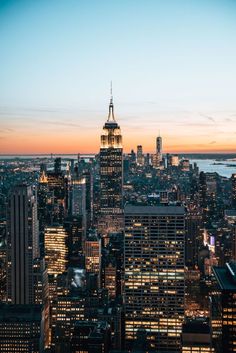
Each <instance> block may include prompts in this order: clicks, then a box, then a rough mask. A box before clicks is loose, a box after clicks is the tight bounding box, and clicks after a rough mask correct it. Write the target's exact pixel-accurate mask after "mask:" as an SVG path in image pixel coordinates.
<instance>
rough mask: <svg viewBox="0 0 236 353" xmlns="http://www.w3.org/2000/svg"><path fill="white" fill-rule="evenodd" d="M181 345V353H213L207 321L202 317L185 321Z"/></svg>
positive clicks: (209, 327)
mask: <svg viewBox="0 0 236 353" xmlns="http://www.w3.org/2000/svg"><path fill="white" fill-rule="evenodd" d="M181 344H182V350H181V352H182V353H214V352H215V349H214V348H213V346H212V333H211V326H210V323H209V320H208V319H206V318H203V317H199V318H193V319H192V318H191V319H186V321H185V322H184V324H183V329H182V336H181Z"/></svg>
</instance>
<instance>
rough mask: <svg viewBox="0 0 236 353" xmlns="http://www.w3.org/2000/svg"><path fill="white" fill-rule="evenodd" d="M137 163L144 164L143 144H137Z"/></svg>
mask: <svg viewBox="0 0 236 353" xmlns="http://www.w3.org/2000/svg"><path fill="white" fill-rule="evenodd" d="M137 164H138V165H144V156H143V146H141V145H138V146H137Z"/></svg>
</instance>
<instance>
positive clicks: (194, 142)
mask: <svg viewBox="0 0 236 353" xmlns="http://www.w3.org/2000/svg"><path fill="white" fill-rule="evenodd" d="M235 10H236V4H235V2H234V1H229V0H225V1H210V0H207V1H202V0H200V1H174V0H172V1H171V0H170V1H154V0H153V1H151V0H149V1H131V0H130V1H117V2H111V1H93V2H88V1H72V0H70V1H55V0H53V1H46V0H40V1H27V0H21V1H16V0H15V1H14V0H12V1H10V0H8V1H0V52H1V55H0V78H1V79H0V123H1V129H0V153H1V154H16V153H17V154H24V153H51V152H52V153H77V152H80V153H97V152H98V150H99V136H100V133H101V130H102V126H103V123H104V121H105V119H106V117H107V114H108V104H109V99H110V81H111V80H112V81H113V96H114V106H115V114H116V118H117V121H118V122H119V124H120V126H121V128H122V134H123V141H124V151H125V152H127V151H130V149H131V148H135V147H136V145H137V144H139V143H142V145H143V148H144V150H145V151H146V152H153V151H154V149H155V138H156V136H157V135H158V133H159V131H160V132H161V135H162V137H163V149H164V151H165V152H236V144H235V123H236V106H235V80H236V67H235V61H236V46H235V38H236V21H235Z"/></svg>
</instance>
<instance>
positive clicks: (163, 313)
mask: <svg viewBox="0 0 236 353" xmlns="http://www.w3.org/2000/svg"><path fill="white" fill-rule="evenodd" d="M184 218H185V211H184V208H183V207H175V206H160V207H158V206H130V205H127V206H126V207H125V256H124V259H125V260H124V261H125V263H124V267H125V270H124V303H125V335H126V343H127V347H126V348H127V349H132V347H134V345H135V342H136V341H137V340H138V339H140V337H141V336H143V337H145V335H146V336H147V342H148V344H149V347H146V348H147V349H146V350H148V348H149V349H150V350H151V349H152V350H154V351H158V352H159V351H160V352H161V351H167V352H179V350H180V335H181V328H182V323H183V320H184V289H185V284H184V236H185V234H184V233H185V230H184ZM141 331H142V332H143V333H142V334H141ZM170 332H171V335H170Z"/></svg>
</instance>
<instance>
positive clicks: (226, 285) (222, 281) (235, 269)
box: [213, 263, 236, 292]
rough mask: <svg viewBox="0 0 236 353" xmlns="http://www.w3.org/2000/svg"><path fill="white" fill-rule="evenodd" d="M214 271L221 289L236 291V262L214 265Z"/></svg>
mask: <svg viewBox="0 0 236 353" xmlns="http://www.w3.org/2000/svg"><path fill="white" fill-rule="evenodd" d="M213 273H214V275H215V278H216V280H217V282H218V284H219V286H220V288H221V290H226V291H233V292H236V264H235V263H227V264H226V266H225V267H215V266H213Z"/></svg>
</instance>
